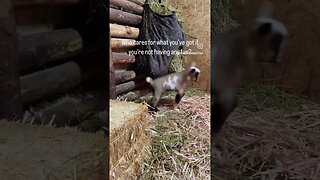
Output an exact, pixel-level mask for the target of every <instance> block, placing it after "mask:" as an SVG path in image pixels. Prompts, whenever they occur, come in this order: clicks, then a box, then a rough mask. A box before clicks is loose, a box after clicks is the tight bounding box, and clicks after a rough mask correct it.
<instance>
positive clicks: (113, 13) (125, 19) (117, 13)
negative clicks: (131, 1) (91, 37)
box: [110, 8, 142, 27]
mask: <svg viewBox="0 0 320 180" xmlns="http://www.w3.org/2000/svg"><path fill="white" fill-rule="evenodd" d="M141 21H142V16H139V15H136V14H132V13H128V12H124V11H121V10H118V9H114V8H110V23H117V24H122V25H129V26H130V25H131V26H135V27H136V26H139V25H140V23H141Z"/></svg>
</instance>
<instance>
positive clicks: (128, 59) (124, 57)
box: [112, 52, 135, 64]
mask: <svg viewBox="0 0 320 180" xmlns="http://www.w3.org/2000/svg"><path fill="white" fill-rule="evenodd" d="M112 58H113V59H112V60H113V63H114V64H124V63H134V62H135V57H134V56H133V55H129V54H128V53H116V52H114V53H112Z"/></svg>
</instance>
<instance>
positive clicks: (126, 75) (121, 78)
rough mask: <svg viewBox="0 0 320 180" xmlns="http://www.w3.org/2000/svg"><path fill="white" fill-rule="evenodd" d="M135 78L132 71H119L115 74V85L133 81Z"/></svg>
mask: <svg viewBox="0 0 320 180" xmlns="http://www.w3.org/2000/svg"><path fill="white" fill-rule="evenodd" d="M135 77H136V73H135V72H134V71H120V72H116V73H115V80H116V84H121V83H124V82H127V81H130V80H133V79H134V78H135Z"/></svg>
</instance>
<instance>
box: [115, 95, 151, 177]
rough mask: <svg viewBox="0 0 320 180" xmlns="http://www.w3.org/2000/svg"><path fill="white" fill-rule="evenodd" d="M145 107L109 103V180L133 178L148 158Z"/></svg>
mask: <svg viewBox="0 0 320 180" xmlns="http://www.w3.org/2000/svg"><path fill="white" fill-rule="evenodd" d="M147 125H148V113H147V108H146V106H144V105H142V104H137V103H130V102H125V101H116V100H110V143H109V155H110V179H137V178H139V176H141V165H142V160H144V158H146V157H147V156H148V149H149V137H148V134H147V131H146V128H147Z"/></svg>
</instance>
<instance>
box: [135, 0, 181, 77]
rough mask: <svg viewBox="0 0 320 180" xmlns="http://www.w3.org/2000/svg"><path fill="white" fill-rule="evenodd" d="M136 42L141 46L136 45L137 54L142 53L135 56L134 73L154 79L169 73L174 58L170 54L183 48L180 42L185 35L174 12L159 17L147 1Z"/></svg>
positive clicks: (172, 54)
mask: <svg viewBox="0 0 320 180" xmlns="http://www.w3.org/2000/svg"><path fill="white" fill-rule="evenodd" d="M138 41H139V42H141V44H139V45H137V49H138V50H137V52H144V53H143V54H137V55H136V59H137V64H136V65H137V66H136V71H137V72H139V73H142V74H144V75H146V76H150V77H152V78H156V77H159V76H163V75H166V74H168V73H169V69H170V64H171V61H172V59H173V57H174V56H175V55H174V53H172V52H174V51H177V50H180V49H182V48H183V46H182V45H183V44H182V45H181V42H183V41H185V33H184V31H183V29H182V26H181V24H180V23H179V21H178V19H177V16H176V13H175V12H172V14H170V15H160V14H158V13H156V12H154V11H153V10H152V9H151V8H150V1H148V0H147V1H146V3H145V4H144V13H143V20H142V27H141V28H140V33H139V37H138ZM142 42H144V44H142ZM170 43H171V45H170Z"/></svg>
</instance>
